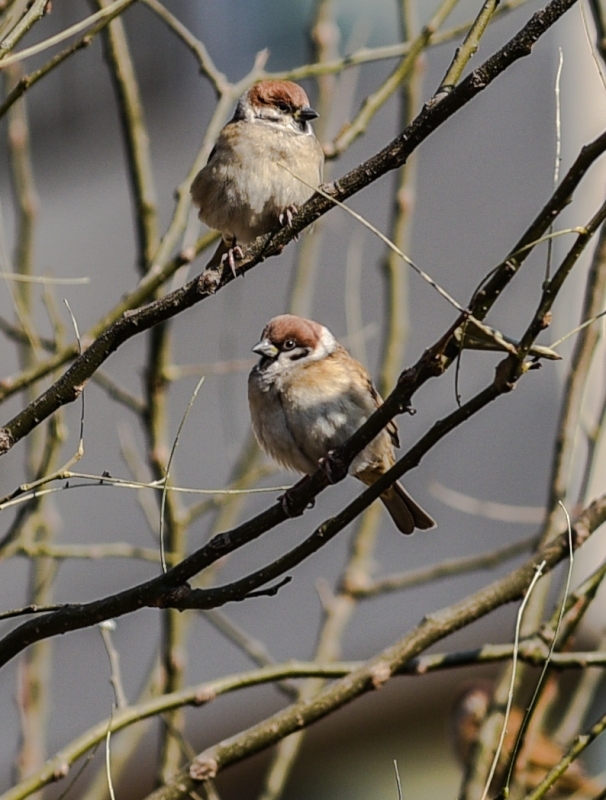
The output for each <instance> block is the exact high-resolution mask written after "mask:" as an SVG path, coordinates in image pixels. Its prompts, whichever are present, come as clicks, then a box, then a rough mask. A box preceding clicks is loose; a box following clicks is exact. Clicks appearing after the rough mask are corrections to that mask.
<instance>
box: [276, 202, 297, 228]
mask: <svg viewBox="0 0 606 800" xmlns="http://www.w3.org/2000/svg"><path fill="white" fill-rule="evenodd" d="M298 210H299V209H298V208H297V206H296V205H294V204H291V205H289V206H286V208H285V209H284V211H282V213H281V214H280V216H279V217H278V221H279V222H280V225H282V227H286V226H287V225H288V227H289V228H290V227H291V226H292V218H293V217H294V215H295V214H296V213H297V211H298Z"/></svg>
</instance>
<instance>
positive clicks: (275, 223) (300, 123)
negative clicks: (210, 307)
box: [191, 80, 324, 274]
mask: <svg viewBox="0 0 606 800" xmlns="http://www.w3.org/2000/svg"><path fill="white" fill-rule="evenodd" d="M317 116H318V114H317V113H316V112H315V111H314V110H313V108H311V106H310V104H309V99H308V97H307V94H306V93H305V91H304V90H303V89H302V88H301V87H300V86H299V85H298V84H296V83H293V82H292V81H277V80H266V81H261V82H259V83H256V84H255V85H254V86H252V87H251V88H250V89H248V91H246V92H244V94H243V95H242V97H241V98H240V100H239V101H238V105H237V106H236V111H235V113H234V116H233V117H232V119H231V120H230V121H229V122H228V123H227V125H225V127H224V128H223V130H222V131H221V133H220V134H219V138H218V139H217V142H216V144H215V146H214V148H213V149H212V151H211V154H210V156H209V158H208V162H207V164H206V166H205V167H203V168H202V169H201V170H200V172H199V173H198V174H197V176H196V177H195V179H194V182H193V183H192V185H191V196H192V199H193V202H194V205H196V206H197V207H198V209H199V217H200V219H201V220H202V222H205V223H206V224H207V225H208V227H209V228H214V229H216V230H218V231H221V235H222V237H223V240H222V242H221V244H220V245H219V248H218V249H217V251H216V253H215V254H214V256H213V258H212V259H211V261H210V263H209V265H208V267H209V268H214V267H217V266H218V265H219V264H220V263H222V262H223V261H225V260H226V259H227V260H228V261H229V263H230V266H231V268H232V272H234V274H235V265H234V256H236V255H237V256H238V257H239V258H241V256H242V250H241V248H240V245H246V244H250V242H252V241H253V240H254V239H256V238H257V236H260V235H261V234H263V233H269V232H270V231H274V230H277V229H278V228H279V227H280V225H284V224H290V222H291V219H292V215H293V213H295V212H296V210H297V207H298V206H299V205H301V204H302V203H304V202H305V201H306V200H308V199H309V198H310V197H311V196H312V194H313V193H314V190H313V189H311V188H310V187H309V186H308V185H307V184H311V186H313V187H316V186H318V185H319V184H320V183H321V182H322V172H323V166H324V153H323V151H322V148H321V146H320V143H319V142H318V140H317V138H316V136H315V134H314V132H313V129H312V127H311V125H310V120H312V119H315V118H316V117H317ZM282 165H285V166H287V167H288V168H289V169H290V170H291V171H292V172H293V173H294V174H295V175H298V176H300V177H301V178H302V179H303V181H305V182H306V183H303V182H302V181H300V180H297V178H296V177H294V175H292V174H291V173H290V172H288V171H287V170H286V169H284V167H283V166H282Z"/></svg>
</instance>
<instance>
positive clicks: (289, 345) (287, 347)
mask: <svg viewBox="0 0 606 800" xmlns="http://www.w3.org/2000/svg"><path fill="white" fill-rule="evenodd" d="M296 346H297V343H296V342H295V340H294V339H287V340H286V341H285V342H284V344H283V345H282V349H283V350H293V349H294V348H295V347H296Z"/></svg>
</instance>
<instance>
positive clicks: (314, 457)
mask: <svg viewBox="0 0 606 800" xmlns="http://www.w3.org/2000/svg"><path fill="white" fill-rule="evenodd" d="M252 349H253V352H254V353H257V354H258V355H260V356H261V359H260V361H259V362H258V364H257V365H256V366H255V367H253V369H252V371H251V373H250V375H249V378H248V403H249V406H250V415H251V419H252V427H253V431H254V433H255V436H256V438H257V441H258V442H259V445H260V446H261V448H262V449H263V450H264V451H265V452H266V453H268V455H270V456H271V457H272V458H273V459H275V460H276V461H277V462H278V463H279V464H281V465H282V466H283V467H286V468H287V469H292V470H296V471H297V472H302V473H304V474H308V475H309V474H311V473H313V472H315V471H316V470H317V469H318V467H319V466H320V465H321V462H322V461H323V459H324V458H325V457H326V456H328V455H329V453H330V452H331V451H332V450H334V449H335V448H336V447H339V446H340V445H342V444H344V443H345V442H346V441H347V439H349V437H350V436H351V435H352V434H353V433H355V431H357V430H358V428H359V427H360V426H361V425H362V424H363V423H364V422H366V420H367V419H368V418H369V417H370V415H371V414H372V413H373V412H374V411H376V409H377V408H378V407H379V406H380V405H381V404H382V402H383V401H382V399H381V397H380V396H379V393H378V392H377V390H376V389H375V387H374V386H373V383H372V381H371V379H370V376H369V374H368V372H367V371H366V369H364V367H363V366H362V364H360V363H359V362H358V361H356V360H355V359H354V358H352V356H351V355H350V354H349V353H348V352H347V350H345V348H344V347H343V346H342V345H340V344H339V342H337V340H336V339H335V337H334V336H333V335H332V333H331V332H330V331H329V330H328V328H325V327H324V326H323V325H320V324H319V323H318V322H313V321H312V320H309V319H302V318H301V317H295V316H293V315H292V314H282V315H281V316H278V317H274V318H273V319H272V320H270V322H269V323H268V324H267V325H266V326H265V329H264V330H263V333H262V334H261V340H260V342H259V343H258V344H256V345H255V346H254V347H253V348H252ZM394 447H399V442H398V432H397V427H396V425H395V423H394V422H393V420H392V421H391V422H389V424H388V425H387V427H386V428H384V429H383V430H382V431H381V432H380V433H379V434H378V435H377V437H376V438H375V439H373V441H372V442H371V443H370V444H369V445H368V446H367V447H366V448H365V449H364V450H362V452H361V453H359V455H358V456H356V458H355V459H354V461H353V462H352V464H351V467H350V469H349V471H350V473H351V474H352V475H354V476H355V477H356V478H358V479H359V480H361V481H362V483H365V484H366V485H367V486H370V485H372V484H373V483H374V482H375V481H376V480H378V479H379V478H380V477H381V475H383V474H384V473H385V472H387V470H388V469H389V468H390V467H391V466H393V464H394V463H395V455H394ZM381 500H382V501H383V503H384V504H385V507H386V508H387V511H388V512H389V514H390V515H391V517H392V519H393V521H394V522H395V524H396V527H397V528H398V530H400V531H401V532H402V533H407V534H408V533H412V532H413V531H414V529H415V528H419V529H421V530H425V529H427V528H433V527H434V526H435V524H436V523H435V521H434V520H433V519H432V518H431V517H430V516H429V514H427V512H425V511H424V510H423V509H422V508H421V507H420V506H419V505H418V504H417V503H416V502H415V501H414V500H413V499H412V497H411V496H410V495H409V494H408V493H407V492H406V491H405V489H404V487H403V486H402V485H401V484H400V483H394V484H393V485H392V486H390V487H389V489H386V490H385V491H384V492H383V494H382V495H381Z"/></svg>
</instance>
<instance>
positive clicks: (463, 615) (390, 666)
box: [148, 497, 606, 800]
mask: <svg viewBox="0 0 606 800" xmlns="http://www.w3.org/2000/svg"><path fill="white" fill-rule="evenodd" d="M604 521H606V498H604V497H602V498H600V499H599V500H598V501H596V502H595V503H592V504H591V506H590V507H589V508H588V509H587V510H586V511H585V512H584V513H583V514H582V515H581V516H580V517H579V518H578V520H577V522H576V523H575V526H574V530H575V546H578V544H579V542H580V540H582V541H584V540H586V538H587V536H588V535H589V534H590V532H591V531H593V530H595V529H596V527H597V526H598V525H601V524H603V522H604ZM567 553H568V534H567V533H563V534H561V536H560V537H558V539H556V540H554V541H552V542H550V543H549V544H548V545H546V546H545V547H544V548H543V549H542V550H541V551H540V552H539V553H538V554H537V555H535V556H533V557H532V558H531V559H529V560H528V561H527V562H526V563H525V564H523V565H522V566H521V567H518V568H517V569H516V570H514V571H513V572H511V573H509V574H508V575H506V576H504V577H503V578H500V579H499V580H497V581H495V582H494V583H492V584H490V585H489V586H486V587H484V588H483V589H481V590H480V591H478V592H475V593H474V594H472V595H470V596H468V597H466V598H465V599H464V600H462V601H460V602H458V603H455V604H454V605H452V606H450V607H449V608H446V609H442V610H440V611H438V612H435V613H432V614H429V615H427V616H426V617H425V618H424V620H423V621H422V622H421V623H420V624H419V625H417V626H416V628H414V629H413V630H412V631H411V632H410V633H409V634H407V635H406V636H405V637H404V638H403V639H401V640H400V641H398V642H396V643H395V644H393V645H391V646H390V647H388V648H386V649H385V650H383V651H382V652H381V653H379V654H378V655H377V656H375V657H374V658H373V659H371V660H370V661H369V662H367V663H366V664H364V665H363V666H362V667H361V668H360V669H358V670H356V671H354V672H353V673H351V674H350V675H348V676H347V677H346V678H342V679H340V680H337V681H336V682H335V683H333V684H332V685H331V686H329V687H327V688H326V689H323V690H322V691H321V692H320V693H319V694H318V695H317V696H316V697H315V698H314V699H313V700H311V701H304V702H302V703H295V704H294V705H292V706H289V707H288V708H286V709H284V710H283V711H279V712H278V713H277V714H274V715H272V716H271V717H269V718H268V719H266V720H263V722H261V723H259V724H257V725H254V726H253V727H252V728H249V729H248V730H246V731H243V732H241V733H239V734H236V735H235V736H232V737H230V738H228V739H225V740H224V741H222V742H220V743H219V744H217V745H214V746H213V747H210V748H208V749H207V750H205V751H204V752H203V753H201V754H200V755H199V756H197V757H196V759H195V760H194V762H193V763H192V765H191V767H190V770H189V772H188V773H179V774H178V775H177V776H175V778H174V780H173V781H171V783H170V784H169V785H167V786H166V787H163V788H162V789H159V790H158V791H156V792H154V793H152V794H151V795H149V798H148V800H180V798H182V797H184V796H186V795H187V792H188V791H190V790H191V789H192V788H194V787H195V785H196V782H197V781H201V780H206V779H208V778H214V777H215V776H216V775H217V773H218V772H219V771H220V770H222V769H224V768H225V767H227V766H229V765H231V764H234V763H236V762H238V761H241V760H242V759H244V758H246V757H248V756H251V755H253V754H254V753H258V752H259V751H261V750H264V749H265V748H267V747H269V746H271V745H272V744H274V743H275V742H277V741H279V740H280V739H282V738H283V737H284V736H287V735H288V734H289V733H293V732H294V731H297V730H300V729H301V728H304V727H306V726H308V725H310V724H311V723H312V722H316V721H317V720H319V719H322V718H323V717H325V716H326V715H327V714H329V713H332V712H334V711H336V710H337V709H339V708H342V707H343V706H344V705H346V704H347V703H349V702H351V701H352V700H354V699H355V698H357V697H359V696H361V695H363V694H365V693H367V692H369V691H372V690H374V689H378V688H379V687H380V686H383V685H384V684H385V683H386V682H387V681H388V680H389V679H390V678H391V677H392V676H393V675H394V674H396V673H397V671H398V670H399V669H400V668H401V667H402V666H403V665H404V664H405V663H406V662H407V661H408V660H409V659H410V658H413V657H414V656H415V655H418V654H419V653H420V652H422V651H423V650H425V649H426V648H427V647H429V646H431V645H432V644H433V643H435V642H437V641H439V640H440V639H442V638H444V637H445V636H447V635H449V634H450V633H452V632H453V631H455V630H458V629H460V628H461V627H464V626H465V625H468V624H470V623H471V622H473V621H475V620H477V619H480V618H481V617H483V616H485V615H486V614H488V613H490V611H492V610H494V609H495V608H498V607H499V606H502V605H503V604H505V603H509V602H512V601H514V600H517V599H520V598H521V597H523V596H524V593H525V592H526V590H527V588H528V585H529V583H530V581H531V579H532V577H533V576H534V574H535V571H536V568H537V565H538V564H539V563H540V562H542V561H545V569H546V570H548V571H549V570H551V569H553V567H554V566H555V565H556V564H557V563H559V562H560V561H561V560H562V559H563V558H565V557H566V555H567Z"/></svg>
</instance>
